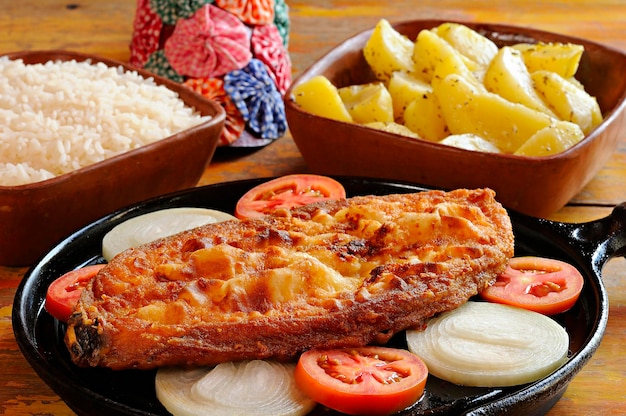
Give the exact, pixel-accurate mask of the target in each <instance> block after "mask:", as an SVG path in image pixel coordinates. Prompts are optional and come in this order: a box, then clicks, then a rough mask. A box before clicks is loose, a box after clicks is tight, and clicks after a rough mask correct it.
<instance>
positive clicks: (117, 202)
mask: <svg viewBox="0 0 626 416" xmlns="http://www.w3.org/2000/svg"><path fill="white" fill-rule="evenodd" d="M7 56H9V58H10V59H22V60H23V61H24V63H26V64H34V63H43V62H48V61H51V60H52V61H69V60H76V61H78V62H82V61H85V60H88V59H89V60H91V62H93V63H95V62H103V63H104V64H106V65H108V66H113V67H118V66H122V67H124V68H125V70H132V71H137V72H138V73H139V74H140V75H141V76H142V77H144V78H154V80H155V82H156V83H157V84H159V85H164V86H165V87H167V88H169V89H171V90H173V91H175V92H176V93H178V95H179V97H180V98H181V99H182V100H183V101H184V102H185V104H186V105H188V106H191V107H194V108H195V109H196V110H197V111H198V112H200V113H201V114H202V115H210V116H212V117H211V119H210V120H208V121H205V122H203V123H201V124H199V125H197V126H194V127H192V128H189V129H187V130H184V131H181V132H179V133H176V134H174V135H172V136H169V137H167V138H164V139H162V140H159V141H156V142H153V143H151V144H148V145H145V146H142V147H139V148H137V149H134V150H131V151H128V152H126V153H123V154H120V155H117V156H114V157H111V158H109V159H105V160H103V161H101V162H98V163H95V164H93V165H90V166H87V167H83V168H81V169H78V170H75V171H73V172H70V173H66V174H64V175H60V176H57V177H55V178H51V179H48V180H44V181H40V182H35V183H31V184H26V185H20V186H0V230H1V235H2V238H1V239H0V264H2V265H6V266H22V265H28V264H31V263H32V262H34V261H35V260H36V259H37V258H39V257H40V256H42V255H43V254H44V253H45V252H46V251H47V250H48V249H49V248H50V247H52V245H53V244H54V243H56V242H57V241H59V240H60V239H62V238H64V237H66V236H67V235H69V234H70V233H71V232H73V231H75V230H76V229H78V228H80V227H82V226H84V225H86V224H88V223H90V222H92V221H94V220H95V219H97V218H100V217H101V216H103V215H105V214H108V213H110V212H112V211H115V210H117V209H119V208H122V207H125V206H127V205H130V204H134V203H136V202H139V201H142V200H145V199H148V198H151V197H154V196H158V195H162V194H166V193H170V192H174V191H177V190H181V189H186V188H189V187H193V186H195V185H196V184H197V183H198V180H199V179H200V177H201V176H202V174H203V172H204V170H205V168H206V166H207V165H208V163H210V160H211V158H212V157H213V154H214V152H215V149H216V147H217V142H218V139H219V136H220V134H221V131H222V128H223V125H224V120H225V112H224V110H223V108H222V106H221V105H219V104H217V103H215V102H213V101H210V100H208V99H206V98H203V97H201V96H200V95H198V94H196V93H194V92H192V91H191V90H189V89H187V88H185V87H183V86H181V85H179V84H177V83H175V82H172V81H169V80H167V79H164V78H161V77H157V76H154V75H152V74H150V73H148V72H147V71H143V70H136V69H134V68H131V67H130V66H128V65H127V64H124V63H121V62H117V61H114V60H109V59H104V58H100V57H97V56H90V55H85V54H81V53H76V52H67V51H29V52H17V53H12V54H8V55H7Z"/></svg>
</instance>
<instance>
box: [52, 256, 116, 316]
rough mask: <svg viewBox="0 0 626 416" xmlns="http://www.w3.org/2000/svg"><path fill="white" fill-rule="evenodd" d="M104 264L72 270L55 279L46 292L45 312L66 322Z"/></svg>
mask: <svg viewBox="0 0 626 416" xmlns="http://www.w3.org/2000/svg"><path fill="white" fill-rule="evenodd" d="M104 266H105V265H104V264H95V265H92V266H85V267H83V268H80V269H77V270H72V271H71V272H67V273H65V274H64V275H63V276H61V277H59V278H58V279H56V280H55V281H54V282H52V283H51V284H50V286H49V287H48V291H47V292H46V302H45V303H44V307H45V308H46V311H48V313H49V314H50V315H52V316H54V317H55V318H57V319H58V320H59V321H62V322H67V320H68V319H69V318H70V315H71V314H72V311H73V310H74V307H75V306H76V304H77V303H78V299H79V298H80V294H81V292H82V291H83V288H84V287H85V286H86V285H87V283H88V282H89V281H90V280H91V279H92V278H93V277H94V276H95V275H96V274H98V272H99V271H100V269H102V268H103V267H104Z"/></svg>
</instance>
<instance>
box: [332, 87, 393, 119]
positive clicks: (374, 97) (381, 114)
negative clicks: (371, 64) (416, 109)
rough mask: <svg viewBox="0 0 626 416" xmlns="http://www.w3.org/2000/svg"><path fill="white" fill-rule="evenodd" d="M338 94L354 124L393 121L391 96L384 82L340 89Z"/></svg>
mask: <svg viewBox="0 0 626 416" xmlns="http://www.w3.org/2000/svg"><path fill="white" fill-rule="evenodd" d="M337 92H338V93H339V97H341V100H342V101H343V104H344V105H345V107H346V109H347V110H348V112H349V113H350V115H351V116H352V120H354V122H356V123H361V124H364V123H370V122H374V121H381V122H383V123H388V122H391V121H393V103H392V100H391V94H389V91H388V90H387V88H385V86H384V85H383V83H382V82H373V83H370V84H361V85H350V86H348V87H343V88H339V89H338V90H337Z"/></svg>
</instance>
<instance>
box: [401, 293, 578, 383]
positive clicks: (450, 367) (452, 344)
mask: <svg viewBox="0 0 626 416" xmlns="http://www.w3.org/2000/svg"><path fill="white" fill-rule="evenodd" d="M406 337H407V343H408V348H409V350H410V351H411V352H413V353H414V354H417V355H418V356H420V357H421V358H422V359H423V360H424V362H425V363H426V365H427V366H428V370H429V372H430V373H431V374H432V375H434V376H435V377H439V378H441V379H443V380H446V381H449V382H451V383H454V384H459V385H465V386H482V387H503V386H513V385H518V384H524V383H530V382H533V381H536V380H538V379H540V378H543V377H545V376H546V375H548V374H550V373H551V372H552V371H554V370H556V369H557V368H558V367H560V366H561V365H562V364H563V363H564V362H565V360H567V351H568V347H569V336H568V335H567V332H566V331H565V329H564V328H563V327H562V326H561V325H559V324H558V323H557V322H556V321H554V320H552V319H551V318H549V317H547V316H544V315H542V314H539V313H537V312H531V311H528V310H524V309H521V308H516V307H512V306H507V305H501V304H495V303H488V302H467V303H466V304H464V305H462V306H460V307H459V308H457V309H455V310H452V311H449V312H446V313H443V314H441V315H439V316H437V317H435V318H433V319H431V320H430V321H429V322H428V326H427V328H426V329H425V330H424V331H417V330H410V331H407V332H406Z"/></svg>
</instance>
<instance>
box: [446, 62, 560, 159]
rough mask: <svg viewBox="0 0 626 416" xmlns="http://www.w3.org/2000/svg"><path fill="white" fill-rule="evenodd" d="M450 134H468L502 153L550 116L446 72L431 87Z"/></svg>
mask: <svg viewBox="0 0 626 416" xmlns="http://www.w3.org/2000/svg"><path fill="white" fill-rule="evenodd" d="M434 91H435V95H436V96H437V99H438V100H439V103H440V105H441V111H442V113H443V116H444V119H445V121H446V124H447V126H448V129H449V130H450V133H451V134H465V133H471V134H475V135H477V136H480V137H482V138H484V139H485V140H487V141H489V142H491V143H492V144H493V145H494V146H496V147H497V148H498V149H500V150H501V151H502V152H503V153H513V152H515V151H516V150H517V149H518V148H519V147H520V146H521V145H522V144H524V143H525V142H526V140H528V139H529V138H530V137H531V136H532V135H533V134H535V133H536V132H537V131H539V130H541V129H543V128H545V127H547V126H549V125H550V124H551V123H552V122H553V118H552V117H550V116H548V115H547V114H545V113H542V112H540V111H536V110H532V109H530V108H528V107H526V106H523V105H521V104H517V103H512V102H510V101H507V100H505V99H504V98H502V97H500V96H499V95H498V94H494V93H491V92H488V91H484V90H480V89H478V88H476V87H474V86H472V84H471V83H470V82H468V81H467V80H465V79H464V78H463V77H460V76H458V75H456V74H451V75H448V76H447V77H446V78H445V79H444V80H442V81H441V82H440V83H439V84H438V85H437V86H435V87H434Z"/></svg>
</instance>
